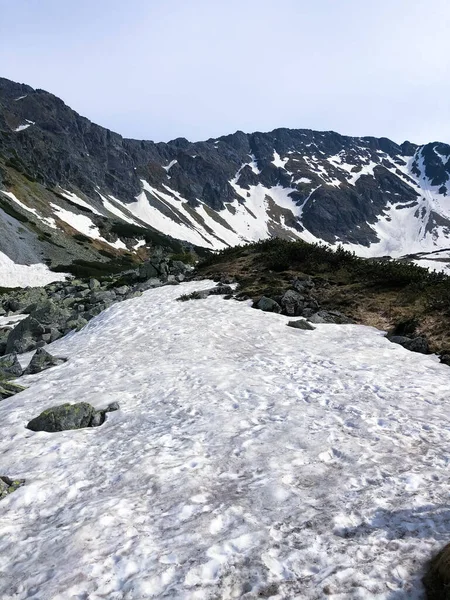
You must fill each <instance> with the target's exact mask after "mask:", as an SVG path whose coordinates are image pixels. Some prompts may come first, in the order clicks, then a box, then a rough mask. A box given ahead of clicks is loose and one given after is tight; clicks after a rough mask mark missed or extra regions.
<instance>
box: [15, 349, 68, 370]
mask: <svg viewBox="0 0 450 600" xmlns="http://www.w3.org/2000/svg"><path fill="white" fill-rule="evenodd" d="M66 361H67V359H66V358H60V357H56V356H52V355H51V354H50V353H49V352H47V350H44V348H38V350H36V352H35V354H34V355H33V358H32V359H31V361H30V364H29V365H28V367H27V368H26V369H25V371H24V372H23V373H24V375H32V374H35V373H40V372H41V371H45V369H49V368H50V367H56V366H57V365H62V364H63V363H65V362H66Z"/></svg>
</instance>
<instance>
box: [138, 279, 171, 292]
mask: <svg viewBox="0 0 450 600" xmlns="http://www.w3.org/2000/svg"><path fill="white" fill-rule="evenodd" d="M162 285H164V284H163V282H162V281H161V280H160V279H158V278H157V277H151V278H150V279H148V280H147V281H144V282H142V283H138V285H137V286H136V288H135V289H136V291H138V292H146V291H147V290H152V289H153V288H157V287H161V286H162Z"/></svg>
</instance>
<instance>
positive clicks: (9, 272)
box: [0, 252, 67, 288]
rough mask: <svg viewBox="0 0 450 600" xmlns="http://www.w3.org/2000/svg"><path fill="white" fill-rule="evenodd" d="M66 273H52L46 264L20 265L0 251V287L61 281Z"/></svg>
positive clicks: (41, 284)
mask: <svg viewBox="0 0 450 600" xmlns="http://www.w3.org/2000/svg"><path fill="white" fill-rule="evenodd" d="M66 277H67V273H53V272H52V271H50V270H49V268H48V267H47V265H44V264H41V263H36V264H32V265H20V264H17V263H15V262H14V261H13V260H11V259H10V258H9V257H8V256H6V254H4V253H3V252H0V287H4V288H15V287H28V286H31V287H34V286H43V285H47V284H48V283H52V282H53V281H63V280H64V279H65V278H66Z"/></svg>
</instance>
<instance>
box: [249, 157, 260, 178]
mask: <svg viewBox="0 0 450 600" xmlns="http://www.w3.org/2000/svg"><path fill="white" fill-rule="evenodd" d="M249 156H250V158H251V161H250V162H249V163H247V164H248V166H249V167H250V168H251V170H252V171H253V173H254V174H255V175H259V174H260V173H261V170H260V169H259V167H258V162H257V160H256V156H255V155H254V154H249Z"/></svg>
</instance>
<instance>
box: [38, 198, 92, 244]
mask: <svg viewBox="0 0 450 600" xmlns="http://www.w3.org/2000/svg"><path fill="white" fill-rule="evenodd" d="M50 206H51V207H52V208H53V210H54V211H55V214H56V216H57V217H58V218H59V219H61V220H62V221H64V222H65V223H67V224H68V225H70V226H71V227H73V229H76V230H77V231H79V232H80V233H82V234H83V235H86V236H88V237H90V238H92V239H94V240H98V239H101V235H100V231H99V229H98V227H96V226H95V225H94V223H93V222H92V221H91V219H90V218H89V217H87V216H86V215H79V214H76V213H73V212H71V211H70V210H66V209H65V208H61V207H60V206H58V205H57V204H53V203H50Z"/></svg>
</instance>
